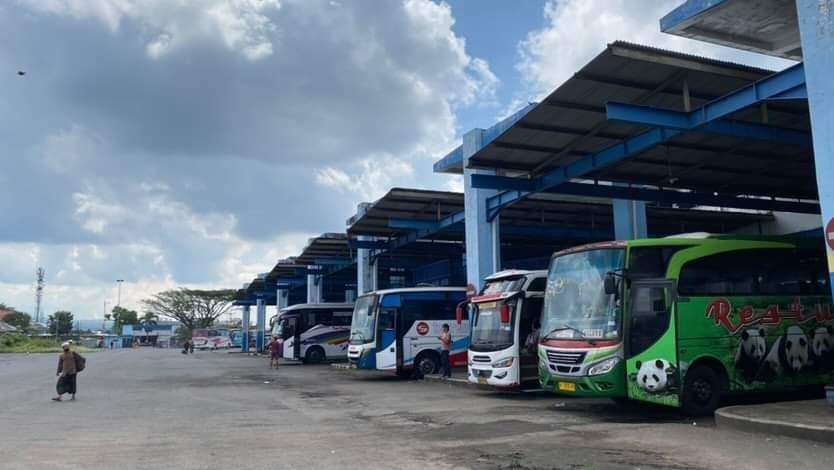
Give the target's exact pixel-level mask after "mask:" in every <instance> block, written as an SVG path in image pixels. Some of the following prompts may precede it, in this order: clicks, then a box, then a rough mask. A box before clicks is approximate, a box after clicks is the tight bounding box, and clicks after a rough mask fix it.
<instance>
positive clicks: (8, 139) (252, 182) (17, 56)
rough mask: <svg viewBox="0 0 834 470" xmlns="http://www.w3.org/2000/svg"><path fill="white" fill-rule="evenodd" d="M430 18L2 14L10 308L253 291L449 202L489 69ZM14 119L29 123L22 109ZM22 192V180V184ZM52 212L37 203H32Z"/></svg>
mask: <svg viewBox="0 0 834 470" xmlns="http://www.w3.org/2000/svg"><path fill="white" fill-rule="evenodd" d="M453 25H454V17H453V15H452V11H451V9H450V7H449V6H448V5H446V4H444V3H436V2H432V1H428V0H402V1H396V2H395V1H386V2H335V3H334V2H329V1H326V0H281V1H280V2H279V1H276V0H200V1H196V0H195V1H179V0H17V1H16V2H13V3H12V4H11V5H8V4H3V5H0V31H2V36H3V38H4V39H8V40H7V41H2V42H0V66H3V67H7V66H8V67H9V68H10V69H12V67H20V68H24V69H26V70H27V71H28V72H29V73H27V75H26V77H25V79H18V77H14V80H13V81H8V79H7V78H5V77H0V84H3V85H4V89H5V90H7V94H6V95H4V99H3V100H0V111H6V112H0V128H2V129H3V130H4V141H3V142H4V145H6V147H7V148H8V149H9V152H10V153H13V154H19V155H23V156H25V158H23V159H20V160H13V159H0V178H2V183H3V184H2V185H0V213H3V214H4V217H6V219H5V220H4V224H3V225H2V226H0V262H2V263H4V264H5V265H6V266H13V268H5V269H4V270H3V271H0V301H8V302H10V303H13V304H17V305H21V308H25V307H26V306H27V305H30V304H31V300H30V299H31V297H32V295H33V291H32V285H31V283H32V280H33V277H34V274H33V273H34V270H35V268H36V267H37V266H44V267H45V268H46V270H47V282H48V295H49V296H50V297H49V301H48V309H52V310H53V311H54V309H57V308H63V307H64V306H66V307H67V308H71V309H72V310H74V311H77V312H93V313H96V314H97V313H98V312H99V311H100V309H101V306H102V301H103V299H104V298H107V299H110V300H115V289H114V286H113V280H114V279H117V278H118V279H126V280H127V282H126V283H125V285H124V289H123V295H122V300H123V302H122V303H123V304H126V305H128V306H133V307H138V301H139V300H140V299H141V298H142V297H143V296H146V295H148V294H150V293H151V292H152V291H153V290H155V289H161V288H168V287H172V286H174V285H193V286H201V287H207V286H216V287H220V286H227V287H229V286H231V287H237V286H239V285H241V284H242V283H244V282H247V281H250V280H251V279H252V277H253V276H254V275H255V274H257V273H260V272H264V271H266V270H268V269H269V268H270V267H271V266H272V265H273V264H274V263H275V261H276V260H277V259H278V258H283V257H287V256H291V255H296V254H298V253H299V252H300V251H301V249H302V248H303V246H304V244H305V243H306V241H307V239H308V238H309V237H310V236H314V235H316V234H319V233H322V232H328V231H340V230H342V229H343V228H344V220H345V219H346V218H347V217H349V216H350V215H351V214H352V211H353V210H354V209H355V207H356V204H357V203H358V202H361V201H366V200H372V199H375V198H377V197H379V196H380V195H381V194H382V193H384V192H385V191H387V190H388V189H389V188H390V187H391V186H394V185H403V186H421V187H425V186H428V185H430V184H435V185H437V186H442V185H444V184H445V181H446V178H444V177H442V176H435V175H431V163H432V157H433V156H437V155H438V154H440V153H442V152H443V151H445V150H447V149H448V148H451V147H453V146H454V139H455V134H456V132H455V129H456V125H457V122H456V116H455V113H456V112H457V110H459V109H461V108H464V107H467V106H481V105H483V103H487V104H490V103H493V102H494V99H495V89H496V87H497V86H498V85H499V81H498V79H497V77H496V76H495V75H494V74H493V73H492V71H491V70H490V68H489V64H488V63H487V62H486V61H485V60H483V58H478V57H472V56H471V55H469V54H468V53H467V51H466V43H465V41H464V39H463V38H462V37H460V36H458V35H456V34H455V33H454V31H453V29H452V26H453ZM10 110H14V112H12V111H10ZM10 175H14V176H13V177H12V176H10ZM31 195H37V197H34V196H31Z"/></svg>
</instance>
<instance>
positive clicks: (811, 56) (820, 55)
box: [796, 0, 834, 289]
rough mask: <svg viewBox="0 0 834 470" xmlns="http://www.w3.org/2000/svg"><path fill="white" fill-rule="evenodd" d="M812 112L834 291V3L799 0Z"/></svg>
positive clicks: (826, 0)
mask: <svg viewBox="0 0 834 470" xmlns="http://www.w3.org/2000/svg"><path fill="white" fill-rule="evenodd" d="M796 10H797V13H799V35H800V39H801V40H802V59H803V64H804V67H805V86H806V88H807V90H808V107H809V109H810V111H811V133H812V134H813V140H814V163H815V166H816V169H817V187H818V188H819V201H820V207H821V208H822V223H823V229H824V230H825V238H826V240H825V242H826V243H825V249H826V253H827V255H828V273H829V277H830V278H831V280H832V282H831V284H829V285H830V286H831V287H832V289H834V81H833V80H832V79H831V75H832V71H834V0H796Z"/></svg>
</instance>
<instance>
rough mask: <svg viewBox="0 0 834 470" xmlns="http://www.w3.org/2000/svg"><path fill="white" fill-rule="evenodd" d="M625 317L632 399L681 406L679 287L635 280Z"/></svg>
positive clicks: (671, 284) (659, 280) (628, 383)
mask: <svg viewBox="0 0 834 470" xmlns="http://www.w3.org/2000/svg"><path fill="white" fill-rule="evenodd" d="M627 300H628V310H627V311H628V314H627V315H624V316H623V318H624V321H625V324H624V330H625V333H624V334H625V339H626V341H625V357H626V371H627V388H628V397H629V398H631V399H633V400H639V401H645V402H650V403H657V404H661V405H667V406H680V390H681V383H680V377H681V374H680V370H679V365H678V354H677V351H678V348H677V331H676V324H677V322H676V321H675V319H674V315H675V310H676V309H675V300H676V299H675V284H674V281H672V280H668V279H634V280H632V281H631V289H630V295H629V298H628V299H627Z"/></svg>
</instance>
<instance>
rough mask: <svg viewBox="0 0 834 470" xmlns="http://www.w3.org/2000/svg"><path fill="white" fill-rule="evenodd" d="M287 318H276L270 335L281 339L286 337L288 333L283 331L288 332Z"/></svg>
mask: <svg viewBox="0 0 834 470" xmlns="http://www.w3.org/2000/svg"><path fill="white" fill-rule="evenodd" d="M287 319H288V318H287V317H279V318H278V320H277V321H276V322H275V325H274V326H273V327H272V336H277V337H279V338H281V339H287V338H288V337H289V335H286V336H285V335H284V333H289V328H288V325H287Z"/></svg>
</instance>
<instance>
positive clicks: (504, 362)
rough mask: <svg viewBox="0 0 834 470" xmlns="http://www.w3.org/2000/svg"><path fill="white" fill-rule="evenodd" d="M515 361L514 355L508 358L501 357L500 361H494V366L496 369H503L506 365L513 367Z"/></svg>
mask: <svg viewBox="0 0 834 470" xmlns="http://www.w3.org/2000/svg"><path fill="white" fill-rule="evenodd" d="M513 362H515V358H514V357H508V358H506V359H501V360H500V361H495V362H493V363H492V367H493V368H494V369H501V368H504V367H512V366H513Z"/></svg>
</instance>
